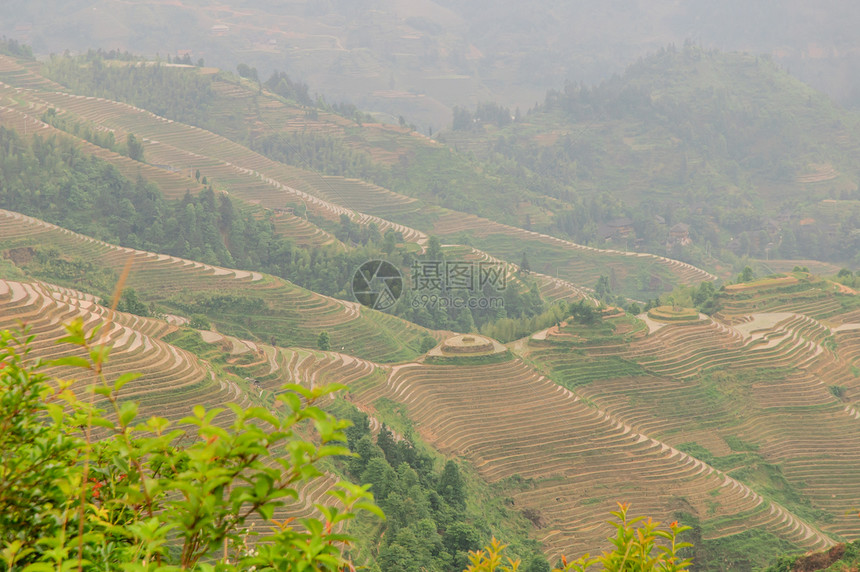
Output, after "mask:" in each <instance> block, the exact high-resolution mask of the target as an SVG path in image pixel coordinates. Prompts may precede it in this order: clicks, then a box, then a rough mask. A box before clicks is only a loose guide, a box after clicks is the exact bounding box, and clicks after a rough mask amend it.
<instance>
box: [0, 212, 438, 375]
mask: <svg viewBox="0 0 860 572" xmlns="http://www.w3.org/2000/svg"><path fill="white" fill-rule="evenodd" d="M51 248H54V249H56V250H57V251H59V252H61V253H62V258H63V259H64V260H67V261H69V262H70V263H71V264H73V265H74V264H87V263H88V264H92V265H93V267H94V268H96V269H104V270H105V271H107V272H109V273H112V275H114V276H118V275H119V273H120V271H121V270H122V268H123V266H124V265H125V264H126V262H127V261H128V260H129V259H132V260H133V264H132V273H131V275H130V277H129V282H128V285H129V286H130V287H132V288H134V289H135V290H136V291H137V292H138V293H139V294H140V296H141V298H142V299H143V300H144V301H145V302H147V303H149V302H154V303H156V304H158V305H159V306H161V307H163V308H165V309H167V311H169V312H170V313H175V314H180V315H185V316H186V317H188V316H190V315H194V314H203V315H206V317H207V318H208V319H209V320H210V321H211V322H212V323H213V324H214V325H216V326H217V327H218V329H219V331H221V332H223V333H227V334H232V335H236V336H238V337H241V338H245V339H256V340H261V341H265V342H270V341H271V340H275V341H276V342H277V343H278V344H279V345H284V346H291V345H295V346H305V347H316V344H317V337H318V336H319V333H320V332H321V331H323V330H326V331H328V332H329V334H330V336H331V347H332V348H335V347H336V348H343V349H344V351H346V352H347V353H351V354H353V355H356V356H361V357H366V358H369V359H374V360H376V361H380V362H386V361H401V360H408V359H411V358H413V357H415V356H416V355H417V353H418V347H419V345H420V339H421V336H422V334H423V333H424V332H426V330H424V329H423V328H421V327H419V326H416V325H414V324H411V323H409V322H406V321H404V320H401V319H399V318H394V317H392V316H388V315H384V314H380V313H379V312H375V311H373V310H367V309H365V308H360V307H359V306H358V304H355V303H350V302H344V301H340V300H335V299H333V298H328V297H326V296H322V295H319V294H315V293H313V292H310V291H308V290H305V289H303V288H299V287H298V286H295V285H293V284H291V283H290V282H287V281H286V280H281V279H278V278H275V277H272V276H268V275H264V274H261V273H258V272H249V271H243V270H227V269H224V268H218V267H215V266H210V265H206V264H201V263H198V262H192V261H189V260H183V259H179V258H176V257H172V256H168V255H159V254H154V253H149V252H143V251H136V250H132V249H129V248H122V247H118V246H113V245H110V244H107V243H104V242H100V241H97V240H94V239H92V238H89V237H85V236H82V235H77V234H75V233H72V232H70V231H67V230H65V229H62V228H60V227H57V226H54V225H50V224H48V223H45V222H42V221H39V220H37V219H33V218H30V217H26V216H24V215H20V214H18V213H13V212H10V211H0V252H7V253H9V252H10V251H17V252H21V253H24V254H25V255H26V254H27V253H28V252H30V251H31V250H36V249H42V250H47V249H51ZM24 269H25V271H26V264H24ZM46 278H52V277H46ZM69 282H70V283H69V284H62V285H66V286H72V287H74V286H75V283H74V280H70V281H69Z"/></svg>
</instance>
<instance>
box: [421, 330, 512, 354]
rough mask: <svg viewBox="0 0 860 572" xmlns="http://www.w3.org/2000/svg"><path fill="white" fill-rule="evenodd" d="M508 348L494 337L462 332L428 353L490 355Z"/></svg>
mask: <svg viewBox="0 0 860 572" xmlns="http://www.w3.org/2000/svg"><path fill="white" fill-rule="evenodd" d="M506 351H507V348H506V347H505V346H503V345H502V344H500V343H499V342H497V341H496V340H494V339H492V338H488V337H486V336H479V335H477V334H460V335H456V336H452V337H450V338H448V339H447V340H445V341H444V342H442V344H441V345H438V346H436V347H435V348H433V349H432V350H430V351H429V352H428V353H427V355H428V356H432V357H460V356H462V357H469V356H489V355H494V354H499V353H504V352H506Z"/></svg>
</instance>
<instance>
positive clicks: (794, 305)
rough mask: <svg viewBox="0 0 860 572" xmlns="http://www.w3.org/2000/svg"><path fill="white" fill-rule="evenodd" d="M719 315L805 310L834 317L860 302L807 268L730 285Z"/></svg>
mask: <svg viewBox="0 0 860 572" xmlns="http://www.w3.org/2000/svg"><path fill="white" fill-rule="evenodd" d="M718 303H719V306H720V312H719V316H720V317H722V318H724V319H726V320H727V321H736V320H738V319H742V318H743V316H744V315H745V314H750V313H753V312H785V311H794V312H799V313H804V314H806V315H808V316H810V317H812V318H816V319H831V318H832V317H834V316H837V315H838V314H840V313H843V312H845V311H847V310H849V309H851V308H853V307H856V306H857V305H860V301H858V300H857V297H856V296H853V295H851V294H849V293H846V292H842V291H841V290H840V288H839V287H838V286H837V285H836V284H834V283H833V282H829V281H827V280H823V279H821V278H819V277H817V276H814V275H812V274H809V273H806V272H792V273H789V274H786V275H775V276H770V277H765V278H762V279H759V280H754V281H752V282H745V283H740V284H730V285H727V286H726V287H725V288H724V289H723V290H722V291H721V292H719V294H718Z"/></svg>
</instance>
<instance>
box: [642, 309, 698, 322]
mask: <svg viewBox="0 0 860 572" xmlns="http://www.w3.org/2000/svg"><path fill="white" fill-rule="evenodd" d="M648 317H649V318H651V319H652V320H657V321H658V322H697V321H699V312H698V311H697V310H696V309H695V308H680V307H679V308H675V307H673V306H657V307H656V308H651V309H650V310H648Z"/></svg>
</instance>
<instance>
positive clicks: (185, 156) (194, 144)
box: [27, 91, 427, 244]
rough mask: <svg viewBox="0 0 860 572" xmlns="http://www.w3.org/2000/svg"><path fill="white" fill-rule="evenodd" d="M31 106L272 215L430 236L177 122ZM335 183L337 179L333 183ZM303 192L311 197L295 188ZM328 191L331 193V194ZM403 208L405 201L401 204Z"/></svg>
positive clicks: (79, 107) (421, 238)
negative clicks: (298, 207)
mask: <svg viewBox="0 0 860 572" xmlns="http://www.w3.org/2000/svg"><path fill="white" fill-rule="evenodd" d="M27 97H28V99H29V101H31V102H32V103H34V104H35V106H36V108H38V109H42V108H48V107H54V108H56V109H60V110H64V111H67V112H70V113H72V114H74V115H76V116H79V117H81V118H84V119H86V120H87V121H91V122H93V123H95V124H96V125H100V126H102V127H105V128H107V129H113V130H115V131H117V132H121V133H134V134H136V135H137V136H139V137H141V138H142V139H143V141H144V143H145V153H146V156H147V158H148V160H149V161H150V162H151V163H154V164H160V165H167V166H169V167H171V168H172V169H175V170H178V171H182V172H192V171H195V172H196V170H198V169H199V170H200V171H201V174H203V175H205V176H206V177H207V179H208V180H210V181H212V182H213V183H214V184H215V186H216V188H219V189H221V190H226V191H228V192H229V193H230V194H231V195H233V196H235V197H236V198H238V199H240V200H243V201H245V202H248V203H250V204H257V205H260V206H263V207H265V208H269V209H276V208H281V207H283V206H285V204H287V203H290V202H294V203H296V202H302V203H304V204H305V206H306V207H307V208H308V209H309V210H310V211H311V212H312V213H314V214H316V215H319V216H323V217H327V218H330V219H332V220H337V219H338V218H339V217H340V216H341V215H344V214H345V215H347V216H349V217H350V218H351V219H353V220H355V221H356V222H358V223H359V224H370V223H371V222H373V223H376V225H377V226H378V227H379V229H380V230H381V231H382V232H385V231H386V230H388V229H389V228H391V229H394V230H395V231H399V232H402V233H403V235H404V237H405V238H406V240H408V241H412V242H418V243H419V244H423V243H424V242H425V241H426V238H427V237H426V236H425V235H424V234H423V233H421V232H418V231H416V230H414V229H411V228H407V227H405V226H403V225H399V224H396V223H392V222H390V221H387V220H384V219H381V218H379V217H377V216H374V215H370V214H363V213H358V212H355V211H353V210H352V209H350V208H348V207H345V206H342V205H340V204H337V203H334V202H331V201H330V200H327V198H326V197H328V195H337V194H338V192H340V193H341V194H343V193H344V192H345V190H342V191H337V189H335V186H334V184H333V182H332V181H327V182H324V184H322V185H315V186H313V187H312V188H310V187H308V186H307V185H306V182H307V179H308V177H312V175H311V174H308V173H304V172H302V171H301V170H299V169H296V168H294V167H288V166H287V165H283V164H281V163H276V162H275V161H272V160H270V159H267V158H265V157H263V156H262V155H260V154H258V153H255V152H253V151H251V150H249V149H247V148H246V147H242V146H241V145H239V144H237V143H234V142H232V141H230V140H229V139H226V138H224V137H221V136H218V135H215V134H214V133H211V132H209V131H205V130H203V129H199V128H197V127H192V126H188V125H184V124H181V123H178V122H174V121H172V120H169V119H165V118H163V117H159V116H157V115H155V114H153V113H151V112H148V111H144V110H142V109H138V108H135V107H133V106H131V105H128V104H123V103H117V102H112V101H109V100H106V99H102V98H95V97H84V96H76V95H70V94H66V93H63V92H60V91H54V92H38V93H36V92H30V93H28V94H27ZM334 179H337V178H334ZM294 183H295V184H298V186H304V187H305V188H306V189H308V188H310V190H311V191H313V192H308V191H305V190H301V189H299V188H296V187H295V186H293V184H294ZM337 184H338V185H342V186H343V188H344V189H349V188H353V187H358V188H359V190H358V191H354V192H357V193H358V194H359V195H367V196H377V195H379V198H378V199H376V200H377V202H386V201H387V202H389V203H390V202H392V201H393V200H394V199H392V197H391V195H392V193H390V192H389V191H386V190H384V189H381V188H379V187H375V186H373V185H367V184H364V183H360V182H356V181H350V180H348V179H343V180H341V181H339V182H338V183H337ZM327 191H328V193H327ZM397 200H398V201H401V202H409V201H408V200H407V199H405V198H403V199H400V198H397Z"/></svg>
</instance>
